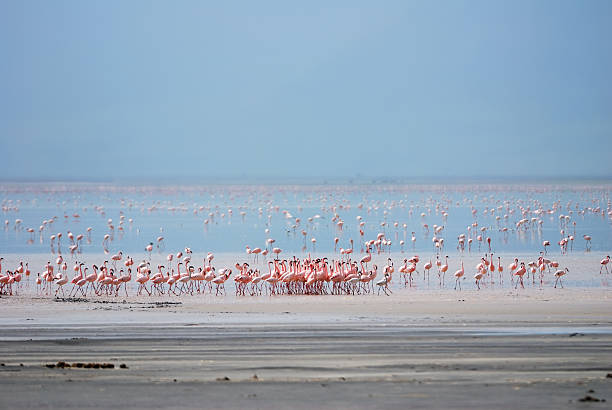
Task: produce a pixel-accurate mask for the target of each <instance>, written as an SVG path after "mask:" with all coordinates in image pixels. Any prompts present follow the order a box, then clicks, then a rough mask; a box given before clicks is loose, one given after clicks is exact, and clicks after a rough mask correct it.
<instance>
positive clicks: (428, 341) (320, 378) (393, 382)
mask: <svg viewBox="0 0 612 410" xmlns="http://www.w3.org/2000/svg"><path fill="white" fill-rule="evenodd" d="M41 257H42V256H41ZM589 258H590V257H589ZM220 259H223V258H222V257H220ZM575 259H576V261H574V262H572V263H583V262H584V261H583V260H580V257H578V258H575ZM591 259H592V258H591ZM580 272H582V273H580ZM574 274H575V275H576V276H580V275H584V277H583V278H582V279H584V280H586V278H587V277H595V278H597V276H598V273H597V272H590V271H589V272H585V271H577V272H575V273H574ZM596 274H597V276H595V275H596ZM421 280H422V279H421ZM392 289H393V294H392V295H391V296H383V295H381V296H378V295H376V294H369V295H354V296H352V295H351V296H338V295H324V296H307V295H303V296H287V295H280V296H265V295H262V296H254V297H252V296H246V297H236V296H234V295H233V294H232V292H231V291H232V289H230V288H228V294H227V295H226V296H219V297H216V296H214V295H208V294H206V295H194V296H191V295H185V296H181V297H169V296H167V295H166V296H161V297H158V296H153V297H148V296H146V297H135V296H133V295H130V296H129V297H127V298H122V297H117V298H114V297H113V298H99V297H88V298H76V299H67V298H58V299H56V298H53V297H47V296H31V295H28V296H25V295H18V296H13V297H6V296H3V297H2V298H0V311H1V312H2V318H1V319H0V323H1V326H0V357H1V358H2V359H1V362H2V363H3V366H0V375H1V377H2V383H0V386H1V387H0V389H1V392H0V397H1V399H0V404H1V406H2V407H3V408H45V407H51V408H110V407H117V406H122V407H131V408H164V407H172V408H203V407H204V408H238V407H244V406H248V407H249V408H267V409H268V408H273V409H274V408H279V409H280V408H289V407H290V408H313V407H316V408H372V407H376V408H406V407H407V406H410V407H417V408H419V407H429V408H441V407H446V408H492V407H497V408H500V407H503V408H525V407H530V408H580V407H579V406H584V405H585V403H587V402H581V401H579V400H580V399H583V400H589V401H588V403H590V404H591V405H592V406H595V405H597V406H598V407H601V408H605V407H607V405H606V403H607V402H602V401H599V402H596V401H590V400H611V399H612V378H608V377H607V375H608V374H610V373H612V315H610V309H611V307H612V299H611V295H612V294H611V292H610V290H609V288H607V287H601V286H599V287H578V286H576V287H566V288H564V289H554V288H552V286H550V284H549V283H547V285H546V286H545V287H543V288H539V287H537V286H536V287H531V286H528V287H527V288H526V289H520V288H519V289H513V288H510V287H509V286H506V287H504V288H499V289H498V288H494V287H491V288H487V289H483V290H481V291H478V290H475V289H467V290H462V291H461V292H459V291H455V290H453V289H452V288H450V289H448V288H447V289H437V288H435V287H432V288H431V289H426V288H423V287H421V288H420V289H410V288H404V287H403V286H401V285H400V284H396V286H394V287H392ZM58 362H67V363H69V366H70V365H72V364H75V365H76V363H83V364H87V363H111V364H113V365H114V368H113V369H102V368H98V369H96V368H79V367H59V368H58V367H57V366H54V367H51V368H50V367H47V366H46V365H57V363H58ZM121 364H124V365H125V366H126V367H127V368H120V365H121ZM611 377H612V376H611ZM587 396H588V397H587ZM585 398H586V399H585Z"/></svg>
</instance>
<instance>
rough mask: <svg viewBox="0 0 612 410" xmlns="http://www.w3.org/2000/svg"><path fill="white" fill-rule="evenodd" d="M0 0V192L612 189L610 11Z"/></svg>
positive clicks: (445, 4)
mask: <svg viewBox="0 0 612 410" xmlns="http://www.w3.org/2000/svg"><path fill="white" fill-rule="evenodd" d="M297 3H298V2H290V1H284V0H280V1H243V2H238V1H184V0H182V1H134V0H130V1H83V0H77V1H24V0H16V1H5V0H0V53H1V54H0V163H1V164H2V172H1V173H0V179H5V180H6V179H16V178H30V179H32V178H46V179H47V178H52V179H53V178H56V179H61V178H71V179H80V178H90V177H98V178H115V179H117V178H122V177H150V178H156V177H166V178H177V179H178V178H180V177H183V176H186V177H187V176H188V177H192V178H200V177H203V178H202V180H206V177H213V176H218V175H228V176H243V175H247V176H251V177H283V176H307V177H317V176H332V175H336V176H355V175H363V176H385V175H386V176H412V177H419V176H447V175H452V176H484V177H487V176H525V175H534V176H556V175H559V176H568V175H577V176H612V161H611V160H610V156H611V154H612V1H608V0H603V1H591V0H590V1H578V0H575V1H558V0H554V1H552V0H551V1H536V0H529V1H516V0H513V1H489V0H487V1H437V2H436V1H423V2H415V1H406V0H404V1H397V2H394V1H380V2H373V1H368V2H358V1H353V0H351V1H346V2H343V1H321V2H316V1H306V2H301V3H303V4H302V5H297Z"/></svg>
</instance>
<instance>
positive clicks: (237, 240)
mask: <svg viewBox="0 0 612 410" xmlns="http://www.w3.org/2000/svg"><path fill="white" fill-rule="evenodd" d="M610 192H611V185H607V184H558V185H554V186H550V185H548V184H489V185H483V184H465V185H461V184H451V185H442V184H434V185H426V184H412V185H400V184H369V185H273V184H270V185H210V186H197V185H189V186H179V187H175V186H171V185H157V186H153V185H137V186H126V185H120V184H98V183H87V184H85V183H84V184H68V185H66V184H43V183H40V184H38V183H28V184H14V183H11V184H6V183H5V184H3V185H0V201H1V203H2V217H3V218H2V227H1V228H0V229H1V231H0V253H5V254H6V253H13V254H20V253H23V254H27V253H49V252H50V251H51V247H50V236H51V235H53V234H57V233H59V232H61V233H63V238H62V245H61V246H62V248H61V250H62V252H63V253H68V252H69V251H68V245H70V242H69V240H68V237H67V233H68V231H71V232H72V233H73V234H74V236H75V237H76V236H77V235H78V234H83V235H84V236H85V239H84V240H83V241H82V242H81V245H80V251H81V252H83V253H100V252H101V251H102V250H103V247H102V242H103V238H104V235H106V234H109V235H110V236H111V238H110V239H109V241H108V245H107V248H108V251H109V252H111V253H113V252H116V251H118V250H122V251H123V252H124V253H126V252H127V253H137V252H138V253H142V252H144V248H145V246H146V245H147V244H149V243H150V242H152V243H153V244H154V247H155V252H160V253H169V252H176V251H178V250H182V249H184V248H185V247H190V248H191V249H192V250H193V251H194V252H207V251H212V252H244V250H245V246H247V245H248V246H250V247H251V248H254V247H260V248H265V247H266V244H267V242H266V240H267V239H268V238H273V239H274V240H275V242H274V243H273V246H274V247H279V248H282V249H283V254H284V255H285V254H287V253H289V254H294V253H296V254H300V253H301V252H302V251H306V252H315V253H316V252H332V251H333V250H334V238H336V237H337V238H338V239H339V242H338V248H340V247H343V248H348V247H350V244H349V241H350V239H353V240H354V248H355V251H356V252H358V251H359V250H360V248H361V247H362V243H363V241H364V240H370V239H376V236H377V234H378V233H384V234H385V236H386V238H388V239H390V240H391V242H392V244H391V245H390V248H391V251H394V252H398V251H400V250H401V248H402V247H401V246H400V240H404V241H405V245H404V246H403V248H404V249H405V250H406V251H410V252H413V247H414V252H416V253H426V252H433V251H434V247H433V242H432V238H433V236H434V232H433V228H434V225H438V226H444V228H443V230H442V231H441V232H440V233H439V234H438V235H437V237H438V238H443V239H444V248H445V250H444V252H445V253H454V252H457V244H458V241H457V238H458V236H459V235H460V234H466V236H467V237H468V238H469V237H471V238H473V243H472V246H471V250H472V252H478V250H479V243H480V242H479V241H478V240H477V235H478V234H481V235H482V239H483V241H482V243H480V249H481V251H482V252H485V251H486V250H488V247H487V244H486V238H487V237H490V238H491V244H492V245H491V246H492V250H493V251H495V252H518V253H536V254H537V252H539V251H541V250H542V249H543V248H542V241H544V240H549V241H550V242H551V246H550V247H549V252H551V253H553V254H554V253H559V252H560V249H559V246H558V244H557V242H558V241H559V240H560V239H561V238H562V237H563V236H567V235H574V236H575V240H574V242H573V244H571V246H573V249H574V252H584V250H585V240H584V239H583V235H584V234H588V235H591V236H592V251H597V252H607V251H609V250H610V249H611V248H612V246H611V244H612V223H611V221H612V218H611V216H610V215H611V214H610V212H611V210H612V208H611V205H610ZM491 210H493V212H491ZM474 211H475V213H474ZM444 213H446V214H447V216H444ZM77 214H78V217H77V216H75V215H77ZM422 214H424V216H422ZM336 215H337V216H338V218H340V219H337V218H334V217H335V216H336ZM122 216H123V220H122V219H121V217H122ZM359 216H361V219H360V220H358V217H359ZM561 216H563V217H561ZM296 218H299V219H300V222H296ZM18 219H20V220H21V221H22V222H21V224H18V225H17V227H16V226H15V221H16V220H18ZM521 219H528V220H529V222H528V223H527V224H526V226H528V228H527V229H521V230H520V231H517V229H516V224H517V222H518V221H520V220H521ZM50 220H53V222H52V223H47V224H46V225H44V229H43V230H42V231H40V230H39V228H40V227H41V226H43V221H50ZM109 220H112V222H110V223H109ZM339 220H342V221H343V227H342V229H339V227H338V225H337V222H338V221H339ZM360 221H362V222H363V223H364V224H363V226H362V227H361V229H362V230H363V233H364V234H363V236H362V235H361V234H360V232H359V230H360V226H359V222H360ZM395 223H397V227H396V226H395ZM474 223H477V226H474V225H473V224H474ZM111 224H112V225H113V227H114V228H113V229H110V228H109V225H111ZM404 224H405V227H404ZM424 224H427V225H428V227H429V229H425V228H424ZM468 226H469V227H470V230H468V229H467V228H468ZM88 227H91V228H92V230H91V233H90V235H89V237H88V235H87V228H88ZM483 227H484V228H485V231H484V232H482V231H481V228H483ZM27 228H32V229H34V231H35V232H34V233H28V232H27ZM503 228H507V232H503ZM266 230H269V231H266ZM561 230H563V231H564V234H563V235H562V234H561ZM303 232H305V233H306V234H305V235H304V234H303ZM412 232H415V238H416V241H415V242H413V241H412V240H411V237H412V234H411V233H412ZM159 236H163V237H164V241H163V242H162V243H161V244H160V247H159V248H158V247H157V238H158V237H159ZM312 238H315V239H316V243H314V244H313V242H312ZM55 248H56V247H55ZM54 250H55V251H57V249H54ZM466 251H467V242H466Z"/></svg>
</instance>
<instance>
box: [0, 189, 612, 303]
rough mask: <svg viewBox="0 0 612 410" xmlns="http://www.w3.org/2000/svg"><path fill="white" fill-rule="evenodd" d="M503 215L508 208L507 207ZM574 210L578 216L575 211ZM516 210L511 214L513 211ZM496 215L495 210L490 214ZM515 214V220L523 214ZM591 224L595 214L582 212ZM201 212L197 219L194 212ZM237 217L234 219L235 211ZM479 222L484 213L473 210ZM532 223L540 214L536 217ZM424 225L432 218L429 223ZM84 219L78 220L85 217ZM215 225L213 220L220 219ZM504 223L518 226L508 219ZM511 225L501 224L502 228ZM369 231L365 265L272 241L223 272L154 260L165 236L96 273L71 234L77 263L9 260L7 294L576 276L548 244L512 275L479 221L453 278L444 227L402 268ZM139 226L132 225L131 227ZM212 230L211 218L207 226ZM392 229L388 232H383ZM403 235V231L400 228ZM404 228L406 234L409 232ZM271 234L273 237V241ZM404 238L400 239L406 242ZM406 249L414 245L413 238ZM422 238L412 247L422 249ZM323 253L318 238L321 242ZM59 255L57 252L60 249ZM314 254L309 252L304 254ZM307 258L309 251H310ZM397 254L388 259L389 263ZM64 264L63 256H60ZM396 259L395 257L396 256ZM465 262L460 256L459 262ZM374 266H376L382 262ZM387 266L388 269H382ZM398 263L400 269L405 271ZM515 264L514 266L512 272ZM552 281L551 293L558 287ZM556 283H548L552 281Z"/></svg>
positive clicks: (219, 291) (328, 289)
mask: <svg viewBox="0 0 612 410" xmlns="http://www.w3.org/2000/svg"><path fill="white" fill-rule="evenodd" d="M11 206H12V205H11V203H9V202H7V201H4V202H3V211H5V212H7V211H11ZM499 208H500V209H499V210H500V211H501V206H500V207H499ZM568 208H569V207H568ZM507 209H510V207H507ZM517 209H519V210H520V213H521V216H522V218H520V219H518V220H517V222H516V223H515V226H514V227H513V228H512V230H515V231H516V232H520V231H525V230H527V229H530V228H533V229H537V228H538V225H539V226H541V224H542V218H541V217H539V216H541V215H543V214H546V213H548V214H554V213H557V212H559V210H560V209H561V207H560V206H557V205H555V207H554V208H553V209H552V210H546V209H539V210H538V209H536V210H534V209H529V208H528V207H527V208H525V207H523V206H521V205H520V204H517ZM611 209H612V208H611V207H610V203H609V202H608V209H607V210H606V209H603V208H588V212H591V213H594V214H601V216H602V218H604V220H605V218H606V216H607V218H611V217H612V210H611ZM436 211H440V212H441V215H442V217H443V218H446V217H447V216H448V214H447V213H446V210H445V209H436ZM488 212H490V213H491V215H493V213H494V212H495V209H491V210H490V211H489V210H487V209H485V211H484V214H487V213H488ZM513 212H514V211H511V212H510V213H513ZM581 212H582V214H583V215H584V213H585V212H587V210H586V209H583V210H577V213H578V214H580V213H581ZM194 213H195V211H194ZM229 213H230V214H231V210H230V211H229ZM283 213H285V217H286V218H287V219H291V218H293V216H292V215H291V214H290V213H289V212H288V211H283ZM472 213H473V215H474V217H475V216H476V213H477V211H476V209H473V211H472ZM530 215H535V216H531V217H529V216H530ZM422 216H424V214H423V215H422ZM75 217H78V215H75ZM210 217H211V218H212V217H213V214H210ZM504 218H506V219H507V218H508V216H507V215H506V216H505V217H504ZM56 219H57V217H53V218H51V219H49V220H45V221H43V223H42V224H41V227H40V229H39V231H40V235H41V243H42V234H43V232H44V231H45V230H49V228H50V226H51V225H52V223H53V221H55V220H56ZM500 219H501V216H497V221H499V220H500ZM293 220H294V222H295V225H294V226H293V228H295V227H296V226H298V225H299V223H300V219H299V218H293ZM331 221H332V222H333V223H334V224H335V225H336V227H337V228H338V229H340V230H342V229H343V225H344V223H345V221H344V220H343V219H342V218H341V217H340V216H339V215H338V213H336V209H334V210H333V218H331ZM357 221H358V223H359V234H360V236H361V239H362V241H361V249H360V250H355V251H356V252H355V253H357V252H359V253H360V256H359V257H357V258H355V259H354V249H353V240H350V244H351V246H350V248H341V249H338V242H339V239H338V238H337V237H336V238H334V241H333V243H334V252H333V253H332V254H331V255H333V257H330V258H327V257H314V256H311V254H310V253H308V254H307V256H303V257H302V258H298V257H296V256H293V257H290V258H286V259H281V253H282V252H283V251H282V249H280V248H278V247H273V246H274V242H275V240H274V239H272V238H269V239H267V240H266V243H265V246H264V247H262V248H257V247H255V248H251V247H249V246H246V256H245V257H244V258H242V260H241V261H238V262H236V263H232V264H231V265H229V266H223V267H218V266H214V264H213V260H214V259H215V256H214V254H213V253H211V252H209V253H208V254H207V255H206V256H205V257H203V258H197V260H196V258H192V257H193V253H192V251H191V249H190V248H184V249H183V250H182V251H180V252H177V253H171V254H168V255H167V257H166V258H165V262H164V263H163V264H157V265H156V266H155V264H153V263H152V262H151V260H152V258H151V256H152V252H153V251H154V242H157V244H156V245H155V247H156V248H157V250H158V251H159V253H161V251H162V249H163V244H164V238H163V237H162V236H160V237H158V238H157V239H156V241H154V242H149V243H148V245H146V247H145V249H144V250H145V254H144V257H142V258H141V257H138V258H137V261H135V260H134V257H132V256H129V255H124V253H123V252H121V251H119V252H117V253H116V254H114V255H112V256H110V257H107V256H104V257H102V258H101V259H100V260H99V263H95V264H86V263H85V262H84V261H83V260H82V259H81V251H80V244H81V242H82V241H83V240H87V241H88V242H89V243H91V234H92V228H91V227H89V228H87V229H86V233H85V234H80V235H76V236H75V235H74V234H73V233H72V232H70V231H68V232H67V233H66V236H67V238H68V240H69V241H70V245H69V251H70V254H69V255H66V256H63V255H62V254H61V239H62V237H63V235H62V233H55V234H52V235H50V237H49V240H50V247H51V252H52V254H54V256H53V258H52V260H49V261H48V262H47V263H46V264H44V266H38V267H36V268H35V270H36V272H35V273H32V272H31V270H30V263H29V262H27V261H20V262H19V264H18V265H17V266H6V263H5V261H4V258H2V257H0V294H2V295H17V294H20V293H22V292H26V291H27V292H29V293H33V292H35V293H36V294H37V295H49V296H51V295H52V296H57V297H59V296H61V297H95V296H98V297H127V296H130V294H131V295H136V296H141V295H148V296H158V297H159V296H162V295H173V296H180V295H196V294H206V293H208V294H214V295H225V294H226V288H225V286H226V284H227V283H230V282H233V290H234V291H235V294H236V295H238V296H247V295H250V296H257V295H363V294H381V293H382V294H386V295H389V294H391V293H392V286H391V285H392V284H394V283H395V284H396V285H395V286H396V287H407V288H411V287H417V286H419V287H420V286H423V287H437V288H440V289H444V288H446V287H452V288H453V289H456V290H461V286H462V282H464V281H466V280H469V281H471V282H473V287H474V288H475V289H477V290H480V289H481V288H482V287H495V286H498V287H503V286H512V287H513V288H518V287H521V288H524V287H525V286H526V285H527V286H540V287H542V286H544V285H545V279H546V280H551V279H552V281H554V287H555V288H556V287H563V276H564V275H566V274H567V273H568V272H569V269H568V268H567V267H565V266H563V264H562V263H560V262H559V261H556V260H552V259H549V257H548V256H547V255H548V247H550V246H551V242H550V241H548V240H544V241H542V242H541V244H542V248H540V249H541V251H540V252H539V256H538V257H537V258H534V259H533V260H530V261H521V260H519V258H509V257H508V258H509V260H508V261H506V264H507V265H506V266H504V265H503V264H502V258H501V257H500V256H495V255H494V254H493V252H492V251H491V237H490V236H489V237H487V236H486V233H487V231H486V228H485V227H479V225H478V223H477V222H476V221H475V222H474V223H472V224H471V225H470V226H468V227H467V232H466V233H463V234H460V235H459V236H458V237H457V251H458V254H459V255H458V256H456V258H458V259H459V261H458V262H457V266H456V268H457V269H456V271H455V272H453V271H452V270H449V269H450V268H449V257H448V256H443V255H444V253H445V252H444V246H445V245H444V239H443V238H442V237H441V234H442V233H443V230H444V226H443V225H442V226H438V225H434V226H433V232H432V234H433V236H432V238H431V239H432V244H433V250H434V253H433V256H432V257H431V258H421V257H419V256H418V255H414V256H412V257H410V258H408V257H406V258H404V257H403V256H401V259H400V260H399V261H397V260H396V261H395V262H394V261H393V259H392V258H391V256H395V257H396V258H397V253H394V254H392V253H391V245H392V243H393V241H392V239H391V238H390V237H388V235H387V234H385V233H384V232H381V233H378V234H377V235H376V237H375V239H370V240H365V238H364V232H363V229H362V228H363V226H364V222H363V220H362V218H361V217H359V216H358V217H357ZM124 222H125V216H123V215H121V218H120V223H119V225H120V226H119V229H123V228H122V226H123V224H124ZM131 222H132V221H131V220H130V223H131ZM207 222H208V219H207V220H206V221H205V223H207ZM559 223H560V226H561V231H560V234H561V236H560V240H559V241H558V242H557V244H558V246H559V249H560V253H561V255H563V254H565V253H567V252H568V247H569V248H570V250H571V249H573V244H574V240H575V236H576V223H575V222H573V232H572V233H569V231H570V229H571V225H570V217H569V216H568V215H559ZM10 225H11V222H10V221H9V220H8V219H7V220H6V221H5V230H8V229H9V226H10ZM12 225H13V228H14V229H15V230H18V229H23V227H22V221H21V219H17V220H15V221H14V223H13V224H12ZM380 225H381V226H383V227H384V225H385V223H381V224H380ZM394 226H395V228H398V222H395V224H394ZM108 227H109V233H106V234H104V236H103V240H102V244H101V245H102V248H103V250H104V253H105V254H106V255H109V252H108V244H109V241H111V240H112V235H113V232H114V226H113V224H112V220H108ZM404 229H406V225H405V224H404ZM423 229H424V230H425V231H426V233H429V226H428V225H427V224H423ZM26 231H27V232H29V234H31V235H32V236H33V235H34V232H35V231H34V229H32V228H27V229H26ZM499 231H500V232H503V233H502V234H507V232H508V228H501V227H500V228H499ZM268 232H269V230H268V229H266V233H268ZM302 233H303V234H304V245H306V232H305V231H302ZM396 239H397V234H396ZM583 239H584V241H585V245H586V251H590V243H591V239H592V238H591V236H590V235H586V234H585V235H583ZM406 240H408V239H407V238H406ZM415 240H416V239H415V235H414V232H413V233H412V237H411V241H412V243H413V247H414V241H415ZM473 241H476V242H477V243H478V246H479V250H480V247H481V245H484V246H488V252H486V253H484V254H483V255H482V257H481V258H480V261H478V263H477V264H476V266H470V267H466V266H464V262H463V257H462V255H463V253H464V252H465V250H466V247H467V249H468V251H469V252H471V247H472V243H473ZM311 242H312V246H313V253H314V244H315V242H316V239H315V238H312V239H311ZM399 245H400V247H401V248H400V249H401V252H402V253H404V246H405V241H403V240H402V241H399ZM56 248H57V249H56ZM302 250H305V247H304V248H303V249H302ZM304 253H305V252H304ZM387 253H388V255H387ZM56 255H57V256H56ZM387 256H388V257H387ZM453 258H455V256H453ZM373 259H374V260H373ZM375 260H378V261H384V262H383V263H381V264H380V265H381V266H378V265H377V264H376V263H374V262H375ZM396 262H397V263H396ZM508 262H509V263H508ZM609 262H610V256H606V257H605V258H603V259H602V260H601V261H600V270H599V272H600V274H604V273H608V264H609ZM552 281H551V284H552ZM547 283H548V282H547Z"/></svg>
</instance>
